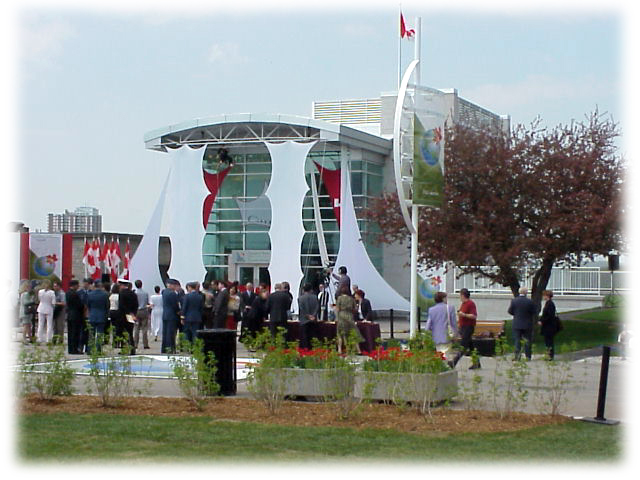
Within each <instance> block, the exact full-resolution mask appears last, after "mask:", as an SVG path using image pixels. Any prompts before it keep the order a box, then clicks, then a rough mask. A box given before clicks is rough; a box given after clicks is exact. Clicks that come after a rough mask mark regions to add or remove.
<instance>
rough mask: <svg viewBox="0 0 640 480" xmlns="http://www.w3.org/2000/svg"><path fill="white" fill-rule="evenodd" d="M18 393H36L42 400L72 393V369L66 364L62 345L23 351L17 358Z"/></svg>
mask: <svg viewBox="0 0 640 480" xmlns="http://www.w3.org/2000/svg"><path fill="white" fill-rule="evenodd" d="M19 364H20V370H19V377H18V378H19V381H20V385H19V392H20V393H21V394H23V395H25V394H28V393H33V392H35V393H37V394H38V396H39V397H40V398H41V399H42V400H52V399H53V398H54V397H56V396H60V395H71V394H72V393H73V378H74V373H73V369H72V368H71V367H70V366H69V364H68V363H67V359H66V358H65V355H64V347H63V346H62V345H53V344H47V346H46V347H45V348H37V347H35V348H34V349H33V350H27V349H24V350H22V351H21V352H20V357H19Z"/></svg>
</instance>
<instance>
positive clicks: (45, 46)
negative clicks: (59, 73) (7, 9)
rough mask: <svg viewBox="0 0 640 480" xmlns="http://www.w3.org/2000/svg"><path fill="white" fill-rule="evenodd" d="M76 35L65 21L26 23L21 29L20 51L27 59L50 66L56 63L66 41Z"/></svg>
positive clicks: (42, 65)
mask: <svg viewBox="0 0 640 480" xmlns="http://www.w3.org/2000/svg"><path fill="white" fill-rule="evenodd" d="M75 36H76V31H75V29H74V28H73V27H71V26H70V25H69V24H67V23H64V22H60V21H56V22H47V23H41V22H31V23H25V24H23V25H22V28H21V31H20V40H21V41H20V44H19V45H20V51H21V53H22V55H24V57H25V59H26V60H27V61H30V62H33V63H34V64H37V65H40V66H41V67H50V66H53V65H55V63H56V60H57V58H58V57H59V55H60V54H61V53H62V52H63V50H64V46H65V43H66V42H67V41H68V40H69V39H72V38H73V37H75Z"/></svg>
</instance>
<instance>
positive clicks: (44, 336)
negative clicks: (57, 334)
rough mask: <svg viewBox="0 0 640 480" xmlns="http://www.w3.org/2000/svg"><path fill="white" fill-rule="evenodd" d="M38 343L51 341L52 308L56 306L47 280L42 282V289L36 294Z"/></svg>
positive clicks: (53, 293)
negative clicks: (37, 302)
mask: <svg viewBox="0 0 640 480" xmlns="http://www.w3.org/2000/svg"><path fill="white" fill-rule="evenodd" d="M38 301H39V302H40V303H39V304H38V310H37V312H38V341H39V342H42V341H45V340H46V341H47V342H51V341H52V340H53V308H54V306H55V304H56V293H55V292H54V291H53V290H51V282H50V281H49V280H43V281H42V289H41V290H40V291H39V292H38Z"/></svg>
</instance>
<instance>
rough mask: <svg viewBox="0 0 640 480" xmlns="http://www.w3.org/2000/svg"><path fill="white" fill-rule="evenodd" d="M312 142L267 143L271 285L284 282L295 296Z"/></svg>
mask: <svg viewBox="0 0 640 480" xmlns="http://www.w3.org/2000/svg"><path fill="white" fill-rule="evenodd" d="M315 143H316V142H310V143H296V142H292V141H286V142H284V143H267V142H265V145H266V146H267V148H268V149H269V154H270V155H271V181H270V183H269V186H268V187H267V191H266V192H265V195H266V196H267V197H268V198H269V201H270V202H271V226H270V228H269V238H270V240H271V261H270V262H269V275H270V276H271V284H272V285H275V284H276V283H280V282H284V281H287V282H289V284H290V285H291V293H292V294H293V296H294V297H297V296H298V290H299V288H300V282H301V281H302V277H303V273H302V265H301V262H300V254H301V253H302V239H303V237H304V232H305V230H304V225H303V223H302V204H303V202H304V197H305V195H306V194H307V191H308V190H309V186H308V185H307V182H306V180H305V161H306V158H307V154H308V153H309V151H310V150H311V148H312V147H313V146H314V145H315Z"/></svg>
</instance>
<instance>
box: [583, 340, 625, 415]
mask: <svg viewBox="0 0 640 480" xmlns="http://www.w3.org/2000/svg"><path fill="white" fill-rule="evenodd" d="M610 357H611V347H609V346H608V345H603V346H602V363H601V365H600V386H599V389H598V407H597V409H596V416H595V417H584V418H581V420H584V421H585V422H592V423H601V424H604V425H617V424H618V423H620V422H619V421H618V420H607V419H606V418H604V405H605V402H606V399H607V381H608V380H609V358H610Z"/></svg>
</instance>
